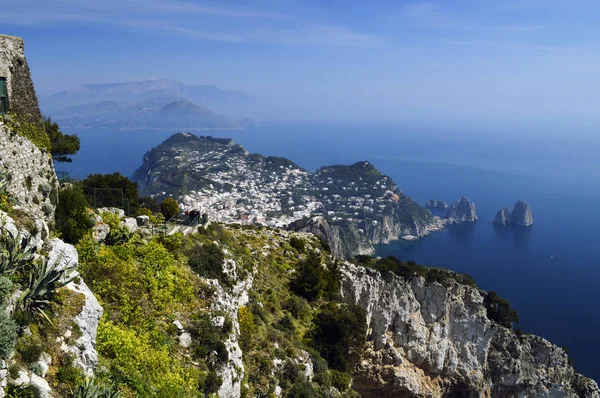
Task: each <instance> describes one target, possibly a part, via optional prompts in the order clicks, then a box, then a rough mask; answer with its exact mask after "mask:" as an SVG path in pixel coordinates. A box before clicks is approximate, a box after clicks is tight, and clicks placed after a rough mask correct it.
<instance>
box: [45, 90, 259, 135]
mask: <svg viewBox="0 0 600 398" xmlns="http://www.w3.org/2000/svg"><path fill="white" fill-rule="evenodd" d="M53 118H54V119H55V120H56V121H58V122H59V123H60V125H61V126H64V127H91V128H112V129H165V130H241V129H243V128H244V127H247V126H249V123H248V121H246V120H244V121H243V123H242V122H237V121H235V120H232V119H229V118H228V117H226V116H223V115H218V114H216V113H214V112H212V111H211V110H210V109H208V108H207V107H205V106H200V105H196V104H194V103H193V102H190V101H188V100H185V99H179V98H165V97H159V98H152V99H148V100H142V101H135V102H119V101H103V102H97V103H93V104H87V105H79V106H74V107H70V108H67V109H63V110H62V111H57V112H55V113H54V114H53Z"/></svg>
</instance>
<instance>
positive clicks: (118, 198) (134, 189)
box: [81, 173, 139, 215]
mask: <svg viewBox="0 0 600 398" xmlns="http://www.w3.org/2000/svg"><path fill="white" fill-rule="evenodd" d="M81 183H82V185H84V186H85V187H86V188H88V189H86V196H87V198H88V201H89V202H90V203H92V204H94V206H95V207H119V208H120V207H123V209H124V210H125V211H126V212H127V213H128V214H129V215H131V214H136V213H137V209H138V207H139V204H138V186H137V183H135V182H132V181H131V180H129V179H128V178H127V177H125V176H123V175H121V173H113V174H91V175H89V176H87V178H86V179H85V180H83V181H82V182H81ZM89 188H96V189H95V190H93V189H89ZM124 202H125V203H124Z"/></svg>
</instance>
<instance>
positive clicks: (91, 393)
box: [73, 377, 123, 398]
mask: <svg viewBox="0 0 600 398" xmlns="http://www.w3.org/2000/svg"><path fill="white" fill-rule="evenodd" d="M73 397H74V398H122V397H123V395H122V394H121V393H120V392H119V390H117V389H116V388H115V387H114V386H113V385H111V386H108V387H106V386H104V387H101V386H99V385H98V384H96V381H95V380H94V378H93V377H86V378H85V379H84V380H83V381H82V382H81V383H79V385H78V386H77V388H76V389H75V393H74V394H73Z"/></svg>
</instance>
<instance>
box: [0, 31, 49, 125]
mask: <svg viewBox="0 0 600 398" xmlns="http://www.w3.org/2000/svg"><path fill="white" fill-rule="evenodd" d="M0 77H5V78H6V86H7V92H8V109H9V112H14V113H18V114H20V115H30V117H31V118H32V119H36V120H37V119H39V118H40V117H41V112H40V107H39V104H38V100H37V96H36V94H35V89H34V87H33V81H32V80H31V75H30V73H29V66H28V65H27V61H26V59H25V45H24V43H23V39H21V38H20V37H14V36H5V35H0Z"/></svg>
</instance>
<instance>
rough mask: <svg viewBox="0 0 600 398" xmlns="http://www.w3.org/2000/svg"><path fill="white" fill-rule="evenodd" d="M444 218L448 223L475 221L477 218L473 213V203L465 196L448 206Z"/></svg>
mask: <svg viewBox="0 0 600 398" xmlns="http://www.w3.org/2000/svg"><path fill="white" fill-rule="evenodd" d="M446 218H447V219H448V222H449V223H451V224H452V223H464V222H476V221H477V220H478V218H477V214H476V213H475V203H473V202H471V201H470V200H469V199H467V198H466V197H465V196H463V197H462V198H460V199H459V200H458V202H456V203H455V204H453V205H452V206H450V208H449V209H448V211H447V212H446Z"/></svg>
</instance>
